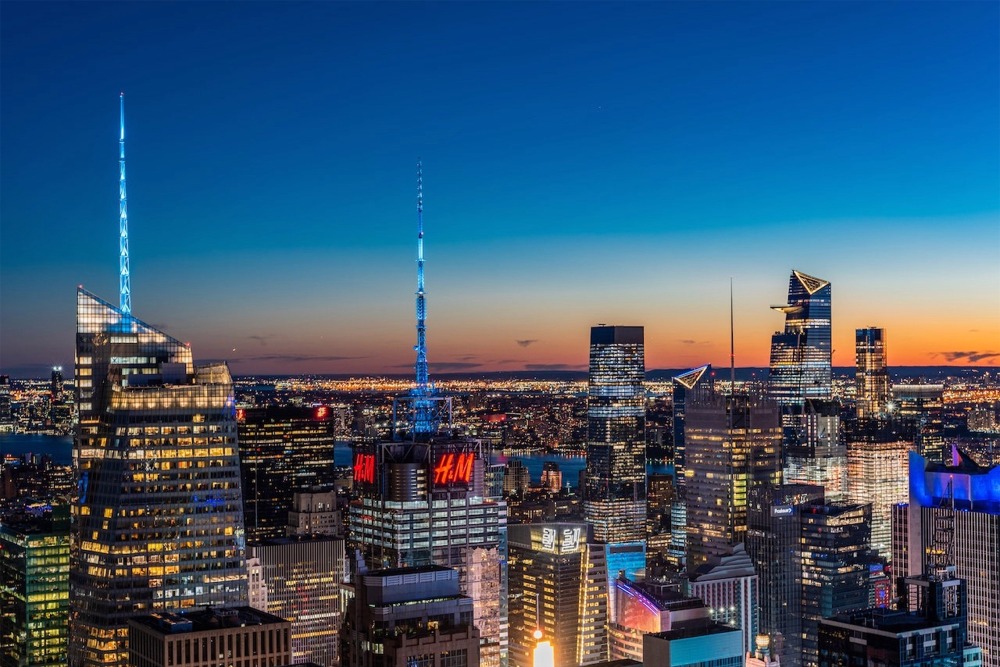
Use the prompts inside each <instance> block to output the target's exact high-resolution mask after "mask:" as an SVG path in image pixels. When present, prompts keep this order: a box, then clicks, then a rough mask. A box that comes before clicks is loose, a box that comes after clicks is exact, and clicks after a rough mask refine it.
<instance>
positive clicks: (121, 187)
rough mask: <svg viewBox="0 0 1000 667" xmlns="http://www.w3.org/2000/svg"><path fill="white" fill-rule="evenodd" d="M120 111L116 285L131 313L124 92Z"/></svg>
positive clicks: (125, 312) (123, 306)
mask: <svg viewBox="0 0 1000 667" xmlns="http://www.w3.org/2000/svg"><path fill="white" fill-rule="evenodd" d="M119 105H120V111H121V116H120V119H121V122H120V134H119V138H118V169H119V176H118V231H119V239H118V268H119V280H118V287H119V291H120V293H121V300H120V305H119V309H120V310H121V311H122V314H123V315H126V316H128V315H131V314H132V282H131V280H130V279H129V268H128V206H127V204H126V201H127V198H126V196H125V93H124V92H123V93H121V95H120V96H119Z"/></svg>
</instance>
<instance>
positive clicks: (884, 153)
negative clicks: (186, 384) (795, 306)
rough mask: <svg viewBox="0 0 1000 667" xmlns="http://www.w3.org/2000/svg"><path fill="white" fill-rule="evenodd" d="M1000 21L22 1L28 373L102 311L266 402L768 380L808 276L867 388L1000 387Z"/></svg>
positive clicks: (6, 240) (4, 254)
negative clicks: (121, 168)
mask: <svg viewBox="0 0 1000 667" xmlns="http://www.w3.org/2000/svg"><path fill="white" fill-rule="evenodd" d="M998 35H1000V4H998V3H996V2H940V3H937V2H909V3H908V2H874V3H865V2H849V3H842V2H829V3H827V2H769V3H754V2H697V3H685V2H631V3H629V2H626V3H602V2H586V3H560V2H547V3H535V2H504V3H491V2H475V3H471V2H470V3H453V2H447V3H429V2H406V3H391V2H378V3H348V2H344V3H339V2H309V3H295V2H282V3H269V2H252V3H247V2H241V3H236V2H211V3H198V2H142V3H101V2H85V3H79V2H77V3H69V4H61V3H57V2H45V3H37V2H10V1H7V0H4V1H3V2H2V3H0V112H2V113H0V373H9V374H11V375H13V376H16V377H32V376H36V377H41V376H44V375H46V374H47V370H48V369H49V368H50V367H51V366H53V365H63V366H65V367H67V368H71V367H72V365H73V364H72V360H73V347H74V326H75V289H76V286H77V285H83V286H84V287H85V288H87V289H88V290H90V291H92V292H94V293H96V294H97V295H99V296H101V297H103V298H105V299H107V300H108V301H111V302H112V303H117V301H118V104H119V92H120V91H124V93H125V105H126V163H127V166H126V169H127V183H128V212H129V218H128V221H129V241H130V262H131V281H132V308H133V314H134V315H135V316H137V317H138V318H140V319H142V320H144V321H146V322H148V323H149V324H152V325H153V326H156V327H159V328H162V329H164V330H165V331H166V332H167V333H170V334H171V335H173V336H175V337H177V338H179V339H181V340H184V341H189V342H190V343H191V344H192V347H193V350H194V355H195V358H196V359H205V360H207V359H226V360H228V361H229V362H230V364H231V366H232V369H233V371H234V372H235V373H236V374H250V373H353V374H362V373H407V372H408V370H410V369H412V365H413V359H414V353H413V343H414V341H415V329H414V326H415V324H414V304H413V298H414V297H413V292H414V289H415V261H414V260H415V256H416V213H415V164H416V161H417V159H418V157H419V158H420V159H421V160H422V161H423V172H424V195H425V215H424V220H425V227H426V250H425V254H426V260H427V263H426V275H427V307H428V320H427V325H428V357H429V359H430V362H431V372H432V373H434V372H446V371H447V372H454V371H469V372H478V371H494V370H535V369H585V368H586V365H587V355H588V341H589V327H590V326H592V325H595V324H598V323H608V324H625V325H643V326H645V335H646V366H647V368H649V369H654V368H687V367H693V366H698V365H701V364H704V363H714V364H717V365H723V366H725V365H728V363H729V359H728V356H729V289H730V279H732V284H733V297H734V298H733V300H734V304H735V306H734V321H735V333H736V335H735V340H736V345H735V346H736V363H737V365H738V366H765V365H766V364H767V361H768V351H769V344H770V335H771V334H772V333H773V332H774V331H776V330H778V329H780V328H781V327H782V322H783V319H782V315H781V314H780V313H777V312H774V311H772V310H770V309H769V306H770V305H774V304H781V303H783V302H784V301H785V296H786V290H787V287H788V276H789V273H790V272H791V270H792V269H793V268H794V269H798V270H800V271H804V272H805V273H808V274H811V275H814V276H818V277H821V278H823V279H826V280H829V281H830V282H831V283H832V285H833V339H834V345H833V346H834V355H833V363H834V365H840V366H847V365H852V364H853V363H854V330H855V329H856V328H859V327H865V326H881V327H884V328H885V329H886V336H887V340H888V346H889V352H888V355H889V363H890V364H891V365H898V366H903V365H938V364H942V365H943V364H956V365H966V364H970V363H974V364H979V365H994V366H1000V121H998V119H1000V37H998Z"/></svg>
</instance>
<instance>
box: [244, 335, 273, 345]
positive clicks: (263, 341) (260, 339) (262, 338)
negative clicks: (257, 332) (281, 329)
mask: <svg viewBox="0 0 1000 667" xmlns="http://www.w3.org/2000/svg"><path fill="white" fill-rule="evenodd" d="M247 338H249V339H250V340H255V341H257V342H258V343H260V345H261V347H267V339H268V338H274V336H247Z"/></svg>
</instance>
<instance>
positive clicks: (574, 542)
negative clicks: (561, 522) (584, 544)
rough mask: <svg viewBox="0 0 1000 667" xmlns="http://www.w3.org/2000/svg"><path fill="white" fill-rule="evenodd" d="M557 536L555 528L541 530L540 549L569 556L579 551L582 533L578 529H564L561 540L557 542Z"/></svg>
mask: <svg viewBox="0 0 1000 667" xmlns="http://www.w3.org/2000/svg"><path fill="white" fill-rule="evenodd" d="M557 535H558V534H557V533H556V529H555V528H547V527H546V528H542V548H543V549H545V550H546V551H553V552H555V553H559V554H571V553H576V552H577V551H579V550H580V537H581V535H582V531H581V530H580V529H579V528H564V529H563V531H562V540H561V541H558V542H557ZM557 544H558V549H557V548H556V545H557Z"/></svg>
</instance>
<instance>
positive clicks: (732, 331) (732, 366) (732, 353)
mask: <svg viewBox="0 0 1000 667" xmlns="http://www.w3.org/2000/svg"><path fill="white" fill-rule="evenodd" d="M729 393H730V394H735V393H736V327H735V324H734V318H733V279H732V277H730V278H729Z"/></svg>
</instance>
